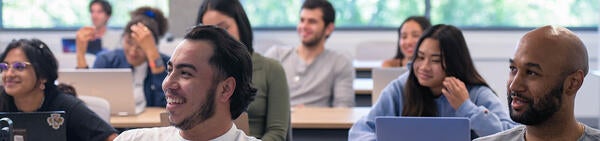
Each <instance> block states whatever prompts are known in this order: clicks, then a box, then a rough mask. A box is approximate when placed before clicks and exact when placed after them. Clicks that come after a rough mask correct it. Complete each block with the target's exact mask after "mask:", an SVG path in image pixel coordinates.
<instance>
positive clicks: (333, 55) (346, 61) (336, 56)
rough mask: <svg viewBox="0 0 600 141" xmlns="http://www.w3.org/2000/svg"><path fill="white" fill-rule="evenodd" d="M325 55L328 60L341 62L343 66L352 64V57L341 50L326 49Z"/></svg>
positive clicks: (336, 62)
mask: <svg viewBox="0 0 600 141" xmlns="http://www.w3.org/2000/svg"><path fill="white" fill-rule="evenodd" d="M323 53H324V54H323V55H325V57H324V58H325V59H326V60H329V61H326V62H333V63H335V64H340V65H341V66H345V65H352V59H350V57H349V56H346V55H344V54H342V53H340V52H337V51H334V50H330V49H325V50H324V51H323Z"/></svg>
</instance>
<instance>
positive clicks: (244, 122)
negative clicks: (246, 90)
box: [233, 112, 250, 135]
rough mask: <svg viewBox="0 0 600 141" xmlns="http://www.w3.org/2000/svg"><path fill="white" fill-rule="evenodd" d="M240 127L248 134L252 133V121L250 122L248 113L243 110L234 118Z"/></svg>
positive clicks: (236, 124) (234, 121)
mask: <svg viewBox="0 0 600 141" xmlns="http://www.w3.org/2000/svg"><path fill="white" fill-rule="evenodd" d="M233 123H234V124H235V126H237V128H238V129H240V130H242V131H244V133H246V135H250V123H248V113H247V112H243V113H242V114H241V115H240V116H239V117H238V118H237V119H235V120H233Z"/></svg>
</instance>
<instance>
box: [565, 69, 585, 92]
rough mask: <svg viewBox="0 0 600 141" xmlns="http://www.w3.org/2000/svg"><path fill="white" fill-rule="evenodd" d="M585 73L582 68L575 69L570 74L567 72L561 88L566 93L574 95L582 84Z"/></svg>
mask: <svg viewBox="0 0 600 141" xmlns="http://www.w3.org/2000/svg"><path fill="white" fill-rule="evenodd" d="M584 78H585V75H584V73H583V70H577V71H575V72H574V73H572V74H569V75H568V76H567V78H565V84H564V86H563V88H564V89H565V92H566V93H567V95H575V94H577V91H578V90H579V88H581V86H582V85H583V80H584Z"/></svg>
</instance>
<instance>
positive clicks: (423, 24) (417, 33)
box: [381, 16, 431, 67]
mask: <svg viewBox="0 0 600 141" xmlns="http://www.w3.org/2000/svg"><path fill="white" fill-rule="evenodd" d="M429 27H431V23H430V22H429V20H428V19H427V18H425V17H422V16H411V17H408V18H406V20H404V22H402V24H401V25H400V27H398V43H397V44H396V46H397V47H396V55H394V58H391V59H388V60H385V61H383V64H381V67H404V66H406V65H407V64H408V62H409V61H410V59H412V55H413V53H414V51H415V48H417V47H416V45H417V41H418V40H419V37H421V35H422V34H423V32H424V31H425V29H427V28H429Z"/></svg>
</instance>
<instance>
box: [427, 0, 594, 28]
mask: <svg viewBox="0 0 600 141" xmlns="http://www.w3.org/2000/svg"><path fill="white" fill-rule="evenodd" d="M431 4H432V6H431V7H432V8H431V21H432V23H447V24H453V25H458V26H462V27H539V26H543V25H548V24H552V25H561V26H569V27H597V26H598V21H599V19H598V18H599V15H598V13H600V8H599V7H600V3H598V0H527V1H522V0H475V1H474V0H432V1H431Z"/></svg>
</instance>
